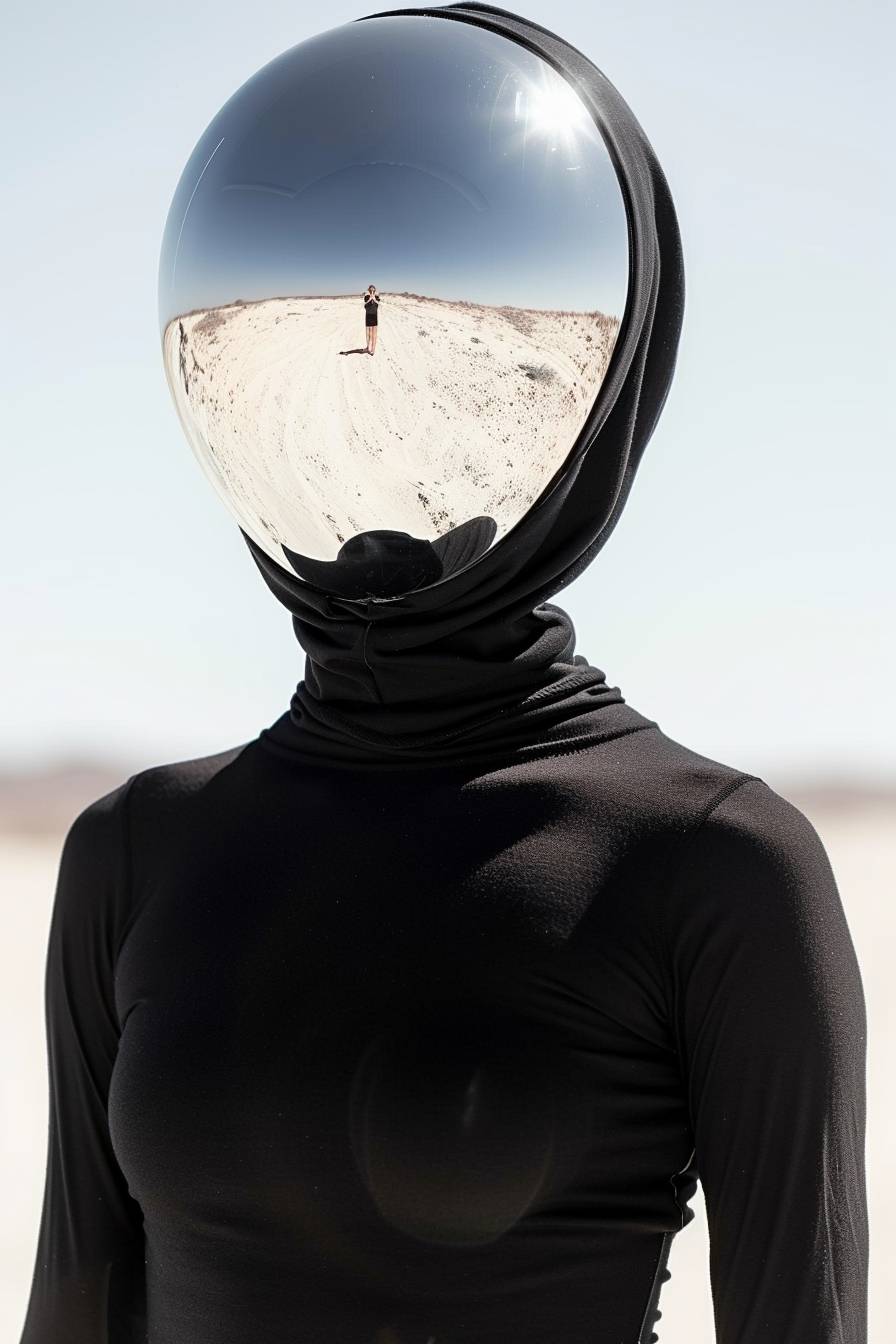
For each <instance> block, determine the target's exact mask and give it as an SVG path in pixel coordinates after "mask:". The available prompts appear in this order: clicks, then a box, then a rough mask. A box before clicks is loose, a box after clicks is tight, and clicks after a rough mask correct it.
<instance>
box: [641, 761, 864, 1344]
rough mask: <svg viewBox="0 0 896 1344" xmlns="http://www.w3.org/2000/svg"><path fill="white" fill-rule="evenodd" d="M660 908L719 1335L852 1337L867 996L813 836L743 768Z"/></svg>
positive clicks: (847, 1343) (777, 1340) (700, 830)
mask: <svg viewBox="0 0 896 1344" xmlns="http://www.w3.org/2000/svg"><path fill="white" fill-rule="evenodd" d="M663 914H664V920H665V940H666V957H665V961H666V967H667V971H668V976H669V980H668V994H669V999H670V1015H671V1021H672V1026H673V1031H674V1036H675V1040H676V1045H677V1050H678V1054H679V1059H680V1062H681V1068H682V1074H683V1081H684V1084H685V1086H686V1088H687V1095H688V1102H689V1109H690V1115H691V1126H692V1130H693V1140H694V1147H695V1150H696V1153H695V1161H694V1165H695V1166H696V1169H697V1171H698V1173H699V1177H700V1181H701V1185H702V1187H703V1192H704V1198H705V1204H706V1212H707V1221H708V1225H709V1239H710V1252H709V1269H710V1280H711V1289H712V1298H713V1309H714V1315H715V1323H716V1338H717V1344H810V1342H811V1344H866V1337H867V1335H866V1332H867V1277H868V1213H867V1203H866V1185H865V1149H864V1145H865V1064H866V1011H865V998H864V992H863V986H862V979H861V974H860V970H859V965H858V962H857V958H856V953H855V949H854V946H853V942H852V938H851V935H850V931H849V927H848V925H847V921H846V916H845V913H844V909H843V905H842V903H841V899H840V895H839V892H838V889H837V884H836V881H835V878H834V874H833V872H832V870H831V865H830V862H829V860H828V856H827V853H826V851H825V849H824V846H823V845H822V842H821V840H820V838H819V836H818V834H817V832H816V831H815V829H814V827H813V826H812V824H811V823H810V822H809V821H808V819H807V818H806V817H805V816H804V815H803V813H802V812H800V811H799V810H798V809H797V808H796V807H794V806H793V805H792V804H791V803H789V802H787V801H786V800H785V799H784V798H782V797H781V796H780V795H779V794H777V793H775V792H774V791H773V790H772V789H770V788H769V786H768V785H767V784H765V783H764V782H763V781H761V780H757V779H749V780H746V781H745V782H741V783H740V784H739V785H737V786H736V787H734V788H733V789H732V790H731V791H730V792H729V793H728V794H727V796H725V797H724V798H722V799H721V801H720V802H719V803H718V804H717V805H716V806H715V807H713V808H712V809H711V810H710V811H709V813H708V815H707V816H706V817H705V819H704V820H703V823H702V825H700V826H698V827H697V829H696V830H695V831H694V832H693V833H692V834H691V835H690V837H689V838H687V839H685V841H684V849H683V851H682V854H681V856H680V863H679V867H678V869H677V873H676V875H675V877H674V880H673V881H672V884H671V887H670V890H669V892H668V893H667V900H666V902H665V903H664V909H663Z"/></svg>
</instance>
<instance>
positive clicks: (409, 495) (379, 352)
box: [164, 291, 619, 560]
mask: <svg viewBox="0 0 896 1344" xmlns="http://www.w3.org/2000/svg"><path fill="white" fill-rule="evenodd" d="M380 297H381V299H382V302H381V303H380V306H379V313H378V332H379V337H378V343H377V348H376V353H375V354H374V355H373V356H372V357H371V356H369V355H368V354H367V351H366V347H365V340H366V337H365V334H364V331H365V328H364V307H363V303H362V300H361V295H360V294H357V295H354V296H347V295H317V296H311V297H304V296H303V297H289V298H271V299H257V300H252V301H243V300H238V301H237V302H234V303H232V304H227V305H225V306H223V307H219V308H214V309H211V310H204V309H203V310H199V311H198V312H192V313H186V314H184V315H182V316H180V317H176V318H173V319H172V320H171V321H170V322H169V323H168V325H167V327H166V329H165V334H164V351H165V367H166V369H167V371H168V380H169V385H170V387H171V391H172V395H173V396H174V400H175V404H176V406H177V409H178V414H179V415H180V417H181V422H182V423H183V425H184V428H185V430H186V432H187V435H188V437H189V439H190V443H191V445H192V447H193V450H194V452H195V453H196V455H197V457H198V458H199V460H200V462H201V463H202V465H203V467H204V468H205V470H206V472H207V473H208V475H209V477H210V478H211V480H212V483H213V484H214V485H215V486H216V487H218V488H219V489H221V490H222V493H224V492H225V491H226V492H228V493H231V494H232V495H233V496H235V498H236V501H237V503H238V506H239V508H240V525H241V526H242V527H243V529H244V530H245V531H246V532H248V533H249V535H250V536H251V537H253V538H254V539H255V540H256V541H258V542H259V544H260V545H261V546H263V547H265V548H269V547H270V546H271V545H272V543H273V547H274V552H273V553H274V555H275V556H279V558H280V559H281V560H282V552H279V546H280V543H281V542H283V543H285V544H286V545H287V546H289V547H291V548H292V549H293V550H297V551H301V552H302V553H303V554H304V555H309V556H311V557H312V558H314V559H319V560H332V559H333V558H334V556H335V554H336V552H337V550H338V549H339V546H340V545H341V544H342V542H343V541H344V540H346V538H348V537H353V536H355V535H356V534H357V533H359V532H364V531H366V530H368V529H369V528H372V527H382V526H384V525H385V524H384V522H383V520H384V519H386V520H388V525H389V527H392V528H399V529H401V530H403V531H407V532H410V533H412V535H414V536H417V537H425V538H427V539H428V540H434V539H435V538H436V537H439V536H441V535H443V533H445V532H447V531H449V530H450V529H451V528H454V527H457V526H459V525H460V524H461V523H463V522H466V521H467V519H469V518H473V517H477V516H479V515H487V516H488V517H489V518H493V519H494V520H495V522H496V523H497V526H498V532H497V537H496V539H499V538H500V537H501V536H503V535H504V533H505V532H506V531H507V529H508V528H509V527H511V526H512V525H513V523H514V522H516V520H517V519H518V518H519V517H521V516H522V514H523V513H524V512H525V510H526V509H527V508H528V507H529V505H530V504H532V503H533V502H534V500H535V499H536V498H537V497H538V496H539V495H540V494H541V492H542V490H543V489H544V487H545V486H546V485H547V483H548V481H549V480H550V479H551V477H552V476H553V475H554V473H555V472H556V471H557V470H558V469H559V467H560V466H561V464H562V463H563V461H564V459H565V457H566V455H567V453H568V451H569V445H570V444H571V443H573V442H574V441H575V438H576V436H577V435H578V433H579V430H580V429H581V428H582V425H583V424H584V422H585V419H586V417H587V415H588V412H589V411H590V409H591V406H592V405H593V403H594V399H595V397H596V396H597V393H598V390H599V388H600V385H601V383H602V382H603V379H604V375H605V374H606V371H607V366H608V364H609V361H610V356H611V354H612V353H613V347H614V345H615V343H616V336H617V334H618V331H619V318H618V317H616V316H615V315H607V314H604V313H601V312H599V311H592V312H578V311H574V310H568V309H545V308H523V307H518V306H513V305H509V304H502V305H495V304H484V303H472V302H468V301H466V300H464V299H450V300H449V299H445V298H436V297H432V296H428V295H423V294H411V293H408V292H403V293H397V294H392V293H388V292H386V291H381V292H380ZM264 534H266V535H264Z"/></svg>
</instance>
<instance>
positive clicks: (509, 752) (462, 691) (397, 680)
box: [243, 4, 684, 768]
mask: <svg viewBox="0 0 896 1344" xmlns="http://www.w3.org/2000/svg"><path fill="white" fill-rule="evenodd" d="M387 14H388V15H394V14H404V15H409V14H420V15H431V16H436V17H441V18H443V19H444V20H445V21H446V22H455V23H456V22H464V23H473V24H477V25H480V26H481V27H484V28H487V29H490V30H492V31H494V32H497V33H500V34H502V35H504V36H505V37H509V38H511V39H513V40H516V41H518V42H520V43H522V45H523V46H525V47H527V48H529V49H530V50H532V51H534V52H535V53H536V54H537V55H539V56H540V57H542V59H543V60H545V61H547V62H548V63H549V64H550V65H552V66H553V67H554V68H555V69H557V70H558V71H560V73H561V74H563V75H564V76H565V77H566V78H567V79H568V80H569V81H570V82H571V83H572V84H573V85H574V86H575V87H576V88H577V90H578V92H579V95H580V96H581V98H582V99H583V100H584V102H585V103H586V105H587V106H588V107H589V108H590V109H591V111H592V113H593V115H594V116H595V118H596V120H597V122H598V123H599V125H600V126H601V129H602V131H603V135H604V139H605V142H606V144H607V148H608V150H609V153H610V155H611V157H612V159H613V162H614V164H615V166H616V171H617V174H618V177H619V181H620V185H621V188H622V193H623V196H624V198H625V203H626V210H627V213H628V219H629V256H630V273H629V285H628V301H627V305H626V310H625V313H624V316H623V320H622V324H621V327H620V331H619V335H618V338H617V341H616V346H615V348H614V351H613V355H612V358H611V361H610V367H609V369H608V370H607V374H606V377H605V379H604V381H603V384H602V386H601V389H600V393H599V395H598V397H597V400H596V402H595V404H594V406H593V407H592V410H591V413H590V415H589V417H588V419H587V421H586V422H585V424H584V426H583V428H582V431H581V433H580V435H579V437H578V440H577V441H576V444H575V446H574V447H573V449H572V451H571V453H570V455H569V458H568V460H567V463H566V465H565V467H564V470H563V471H562V472H561V473H559V476H558V478H557V479H556V480H555V482H554V484H553V487H552V488H549V490H548V492H547V493H546V494H545V496H544V497H543V498H541V499H540V500H539V501H537V502H536V504H535V505H534V506H533V507H532V508H531V509H530V510H529V512H528V513H527V514H526V516H525V517H524V518H523V519H522V521H521V522H519V523H518V524H517V525H516V526H515V527H514V528H512V529H511V530H510V531H509V532H508V533H507V535H506V536H504V537H503V538H502V539H501V540H500V541H499V542H498V543H497V544H496V545H495V546H494V547H493V548H492V549H491V550H488V549H485V550H484V552H483V547H484V546H485V547H487V546H488V539H487V538H484V537H483V536H482V533H481V530H479V529H476V528H471V529H467V530H465V531H463V532H462V533H461V529H458V532H459V533H461V535H458V536H456V537H455V536H451V535H450V534H449V539H448V540H447V542H445V539H443V542H445V544H446V545H447V546H449V547H451V548H453V549H452V551H451V556H450V559H451V563H450V565H444V566H443V564H442V563H441V562H442V561H443V560H444V559H445V555H444V554H442V555H437V556H435V557H434V556H433V554H431V552H433V550H434V547H430V546H428V544H424V545H423V546H422V547H421V548H420V549H419V550H418V549H415V548H414V547H413V546H411V547H409V546H408V545H407V543H408V540H409V539H408V538H407V537H406V535H405V534H402V533H390V534H388V535H386V534H380V536H379V537H378V538H377V539H376V542H375V544H374V545H373V548H372V549H371V544H370V543H369V542H364V540H363V539H360V541H358V542H357V543H347V546H348V547H349V551H348V552H347V553H346V554H345V555H342V554H341V555H340V557H339V560H338V562H334V563H339V564H340V565H341V566H342V568H341V569H340V573H349V574H354V575H355V576H356V577H357V580H358V587H357V589H356V591H357V592H358V593H360V594H362V595H356V596H344V595H339V596H336V595H335V594H334V593H333V592H332V591H330V592H328V591H326V590H325V588H323V587H321V588H317V587H315V586H314V585H313V584H311V583H308V582H305V581H304V580H302V579H301V578H299V577H298V576H296V575H293V574H290V573H288V572H287V570H285V569H284V568H282V567H281V566H280V565H278V564H277V563H276V562H275V561H274V560H273V559H271V558H270V557H269V556H267V555H266V554H265V553H264V552H263V551H262V550H261V549H260V548H259V547H258V546H257V545H256V544H255V543H254V542H253V541H252V540H251V538H250V537H248V536H246V534H245V533H243V536H244V538H245V540H246V544H247V545H248V546H249V549H250V550H251V552H252V555H253V557H254V558H255V562H256V564H257V565H258V567H259V569H260V570H261V573H262V575H263V577H264V579H265V581H266V583H267V584H268V587H269V588H270V589H271V591H272V592H273V593H274V594H275V596H276V597H277V598H278V599H279V600H280V601H281V602H282V603H283V604H284V606H286V607H287V608H288V609H289V610H290V611H291V612H292V614H293V627H294V629H295V633H296V636H297V638H298V640H299V643H300V644H301V646H302V648H303V649H304V650H305V652H306V655H307V657H306V664H305V677H304V680H303V681H302V682H300V683H299V685H298V687H297V689H296V692H295V694H294V696H293V698H292V701H291V704H290V709H289V711H288V712H287V713H286V714H284V715H283V716H282V718H281V719H279V720H278V721H277V722H276V723H275V724H273V725H272V726H271V728H270V729H266V730H265V733H264V734H263V736H265V737H266V738H267V739H268V741H269V744H271V745H274V746H275V747H277V746H280V747H282V748H283V749H285V750H286V751H288V752H290V753H291V754H296V753H298V754H300V755H301V756H302V757H303V758H307V759H309V760H316V761H321V762H329V763H332V764H340V765H346V764H348V765H353V766H363V765H375V766H377V767H378V768H382V767H383V766H388V765H396V766H405V767H406V766H408V765H410V766H415V767H417V766H421V765H427V764H438V763H442V764H444V763H460V764H465V763H472V762H474V761H481V760H484V759H488V760H495V761H496V762H497V761H500V760H503V759H516V758H518V757H520V756H526V755H531V754H537V753H538V752H539V751H541V750H544V749H545V748H546V747H547V748H549V749H551V750H554V751H556V750H558V749H561V750H562V749H563V745H564V744H567V743H568V744H572V745H582V744H584V743H587V742H589V741H595V740H601V739H602V738H606V737H607V736H616V735H619V734H620V733H623V732H631V731H637V730H638V729H639V728H643V727H647V726H651V725H652V722H653V721H652V720H649V719H645V718H644V717H642V716H641V715H640V714H638V713H637V712H636V711H635V710H633V709H631V708H630V707H629V706H627V705H625V703H624V700H623V697H622V695H621V693H620V691H619V689H618V688H617V687H609V686H607V684H606V678H605V676H604V673H603V672H602V671H601V670H600V669H599V668H597V667H594V666H591V665H590V664H589V663H588V661H587V659H585V658H584V657H583V656H582V655H580V654H576V653H575V631H574V629H573V625H572V622H571V621H570V619H569V617H568V615H567V614H566V612H564V611H563V610H562V609H561V608H560V607H558V606H556V605H554V604H553V603H551V602H546V601H545V600H544V599H545V598H547V597H548V596H550V594H552V593H555V592H557V591H558V589H560V588H563V587H565V586H566V585H567V584H569V583H570V582H571V581H572V580H573V579H575V578H576V577H577V576H578V575H579V574H580V573H581V572H582V570H584V569H585V567H586V566H587V565H588V564H589V563H590V561H591V560H592V559H593V558H594V556H595V555H596V554H597V552H598V551H599V550H600V548H601V547H602V546H603V545H604V543H605V542H606V540H607V538H608V537H609V535H610V533H611V532H612V531H613V528H614V527H615V526H616V522H617V520H618V518H619V515H620V513H621V512H622V509H623V507H624V505H625V501H626V499H627V498H628V493H629V490H630V489H631V484H632V481H633V479H634V475H635V472H636V470H637V468H638V463H639V462H640V460H641V455H642V454H643V452H644V449H645V447H646V446H647V443H648V441H649V439H650V436H651V434H652V433H653V429H654V427H655V425H656V422H657V419H658V417H659V414H660V412H661V410H662V408H663V404H664V402H665V400H666V396H667V393H668V390H669V385H670V382H671V379H672V374H673V371H674V367H675V357H676V351H677V346H678V339H679V334H680V330H681V323H682V316H683V308H684V273H683V264H682V252H681V240H680V236H679V231H678V222H677V219H676V216H675V210H674V206H673V203H672V199H671V196H670V193H669V188H668V184H667V182H666V179H665V177H664V175H663V171H662V169H661V168H660V165H659V163H658V161H657V159H656V156H655V154H654V152H653V149H652V148H651V146H650V144H649V142H648V140H647V137H646V136H645V134H644V132H643V130H642V129H641V127H640V125H639V124H638V122H637V120H636V119H635V117H634V115H633V113H632V112H631V109H630V108H629V107H628V105H627V104H626V103H625V101H624V100H623V98H622V97H621V96H620V94H619V93H618V92H617V90H616V89H615V88H614V87H613V85H612V84H611V83H610V82H609V80H608V79H607V78H606V76H605V75H603V74H602V73H601V71H600V70H598V69H597V67H596V66H594V65H593V64H592V63H591V61H589V60H588V58H587V57H586V56H584V55H583V54H582V53H581V52H580V51H578V50H576V48H575V47H572V46H570V44H569V43H568V42H565V41H564V40H563V39H562V38H560V37H558V36H556V34H554V33H551V32H549V31H548V29H546V28H542V27H541V26H540V25H539V24H536V23H532V22H531V21H529V20H526V19H522V18H520V16H519V15H516V14H513V13H511V12H510V11H508V10H504V9H497V8H495V7H494V6H491V5H485V4H458V5H446V6H440V7H435V8H425V9H424V8H421V9H396V10H385V11H381V12H380V13H379V14H371V15H367V16H365V17H366V18H378V17H382V16H383V15H387ZM356 22H364V19H358V20H356ZM390 545H391V547H392V548H393V553H394V555H395V556H396V557H397V563H396V565H395V566H394V568H393V570H392V571H390V573H386V572H385V571H384V567H383V556H384V555H386V556H387V557H388V555H389V552H390ZM464 548H467V549H466V551H464ZM467 557H468V558H467ZM477 557H478V558H477ZM459 560H460V561H462V563H464V564H466V565H467V568H466V569H463V568H461V567H460V564H459V563H458V562H459ZM470 561H472V563H470ZM365 566H366V567H367V568H366V569H365ZM377 566H379V568H377ZM408 567H410V568H408ZM324 568H325V567H324ZM444 572H449V577H447V578H442V579H441V580H437V581H435V582H433V577H434V576H435V575H436V574H438V573H444ZM365 574H366V575H368V576H369V577H371V579H372V580H374V579H375V581H371V583H370V584H369V586H370V588H371V589H372V591H375V592H379V593H384V592H386V593H388V592H389V587H388V584H389V581H390V576H391V577H394V578H395V579H396V580H397V589H400V588H401V587H402V586H404V584H405V583H406V582H407V581H408V577H409V575H410V577H411V581H413V582H418V583H422V584H423V585H424V586H421V587H420V588H419V590H417V591H411V592H405V593H404V594H403V595H401V596H395V597H389V596H385V597H383V596H379V597H374V596H369V595H368V596H365V595H363V592H364V586H365V584H364V579H365ZM324 581H325V577H324V574H323V572H322V574H321V582H322V583H323V582H324ZM397 589H396V590H397ZM350 591H351V589H350V588H349V589H345V588H343V589H341V590H340V594H342V593H344V592H350Z"/></svg>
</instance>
